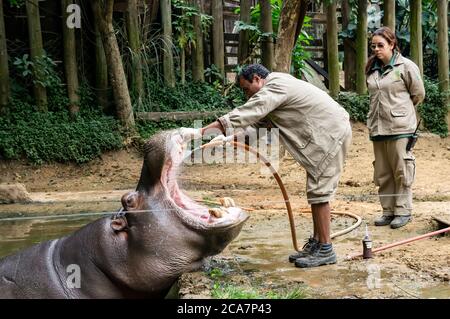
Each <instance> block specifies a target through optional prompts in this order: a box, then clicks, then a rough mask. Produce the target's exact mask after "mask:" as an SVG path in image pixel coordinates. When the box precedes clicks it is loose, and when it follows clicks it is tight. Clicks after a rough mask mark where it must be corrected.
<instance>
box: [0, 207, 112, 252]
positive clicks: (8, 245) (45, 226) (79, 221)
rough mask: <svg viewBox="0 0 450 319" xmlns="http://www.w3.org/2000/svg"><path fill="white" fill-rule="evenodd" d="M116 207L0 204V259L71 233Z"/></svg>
mask: <svg viewBox="0 0 450 319" xmlns="http://www.w3.org/2000/svg"><path fill="white" fill-rule="evenodd" d="M117 207H118V203H117V201H103V202H89V203H79V202H70V201H66V202H62V203H61V202H58V203H40V204H39V203H38V204H36V203H33V204H11V205H0V257H3V256H6V255H9V254H12V253H14V252H16V251H18V250H20V249H23V248H26V247H29V246H31V245H34V244H37V243H40V242H42V241H46V240H50V239H54V238H58V237H63V236H65V235H68V234H70V233H73V232H74V231H76V230H77V229H79V228H81V227H82V226H84V225H86V224H88V223H90V222H92V221H94V220H95V219H98V218H100V217H102V216H106V215H109V214H110V213H109V212H113V211H116V210H117Z"/></svg>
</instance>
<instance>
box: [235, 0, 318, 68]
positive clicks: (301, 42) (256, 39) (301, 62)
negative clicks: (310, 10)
mask: <svg viewBox="0 0 450 319" xmlns="http://www.w3.org/2000/svg"><path fill="white" fill-rule="evenodd" d="M271 6H272V30H275V32H276V30H278V24H279V22H280V13H281V8H282V6H283V2H282V1H281V0H271ZM250 17H251V19H250V23H249V24H247V23H245V22H243V21H236V23H235V27H236V30H237V31H241V30H246V31H249V42H250V46H251V47H253V48H255V49H257V48H258V47H259V46H260V44H261V41H262V40H264V39H267V38H273V39H276V34H275V33H263V32H262V31H261V30H260V28H259V24H260V21H261V6H260V5H259V4H257V5H256V6H254V7H253V8H252V9H251V11H250ZM310 22H311V18H310V17H307V16H306V17H305V20H304V22H303V30H302V32H301V33H300V34H299V36H298V39H297V41H296V44H295V47H294V50H293V52H292V70H293V72H292V73H293V74H294V75H295V76H297V77H301V76H302V74H303V73H304V72H307V71H306V69H305V60H307V59H309V58H311V56H312V55H311V53H310V52H308V51H306V50H305V49H304V47H305V46H308V45H309V44H310V41H311V40H313V37H312V36H310V35H309V34H308V33H307V32H305V29H304V28H307V27H311V23H310Z"/></svg>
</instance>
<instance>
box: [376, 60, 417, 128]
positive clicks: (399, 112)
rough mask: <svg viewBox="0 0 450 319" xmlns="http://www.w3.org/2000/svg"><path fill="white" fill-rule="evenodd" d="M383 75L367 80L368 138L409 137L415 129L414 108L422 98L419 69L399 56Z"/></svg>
mask: <svg viewBox="0 0 450 319" xmlns="http://www.w3.org/2000/svg"><path fill="white" fill-rule="evenodd" d="M392 66H393V67H392V68H388V69H387V70H386V71H385V72H384V73H383V74H380V72H378V71H374V72H372V73H371V74H370V75H369V76H368V77H367V88H368V91H369V96H370V110H369V114H368V115H367V127H368V128H369V134H370V136H378V135H398V134H406V133H413V132H414V131H415V129H416V126H417V118H416V109H415V108H416V107H417V105H418V104H419V103H421V102H422V101H423V99H424V98H425V88H424V85H423V81H422V78H421V76H420V71H419V68H418V67H417V65H416V64H414V62H412V61H411V60H409V59H407V58H405V57H403V56H402V55H401V54H398V55H397V58H396V59H395V61H394V62H393V64H392Z"/></svg>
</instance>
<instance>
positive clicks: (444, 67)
mask: <svg viewBox="0 0 450 319" xmlns="http://www.w3.org/2000/svg"><path fill="white" fill-rule="evenodd" d="M447 6H448V0H438V3H437V13H438V70H439V71H438V73H439V88H440V90H441V92H446V93H450V92H449V76H448V70H449V62H448V58H449V56H448V33H447V32H448V20H447V15H448V7H447ZM446 100H447V101H446V102H447V108H448V113H447V125H450V97H449V95H447V99H446Z"/></svg>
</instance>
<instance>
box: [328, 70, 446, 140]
mask: <svg viewBox="0 0 450 319" xmlns="http://www.w3.org/2000/svg"><path fill="white" fill-rule="evenodd" d="M424 84H425V91H426V97H425V101H424V102H423V103H422V104H420V105H419V114H420V117H421V118H422V120H423V124H424V127H425V128H426V129H427V130H428V131H430V132H432V133H435V134H438V135H439V136H441V137H445V136H447V135H448V126H447V124H446V122H445V119H446V116H447V105H446V102H445V101H446V94H444V93H442V92H440V91H439V85H438V83H436V82H433V81H431V80H429V79H425V80H424ZM337 102H338V103H339V104H341V105H342V106H343V107H344V109H346V110H347V112H348V113H349V114H350V118H351V119H352V120H354V121H358V122H363V123H366V121H367V114H368V113H369V97H368V96H367V95H358V94H356V93H353V92H341V93H340V94H339V97H338V99H337Z"/></svg>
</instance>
